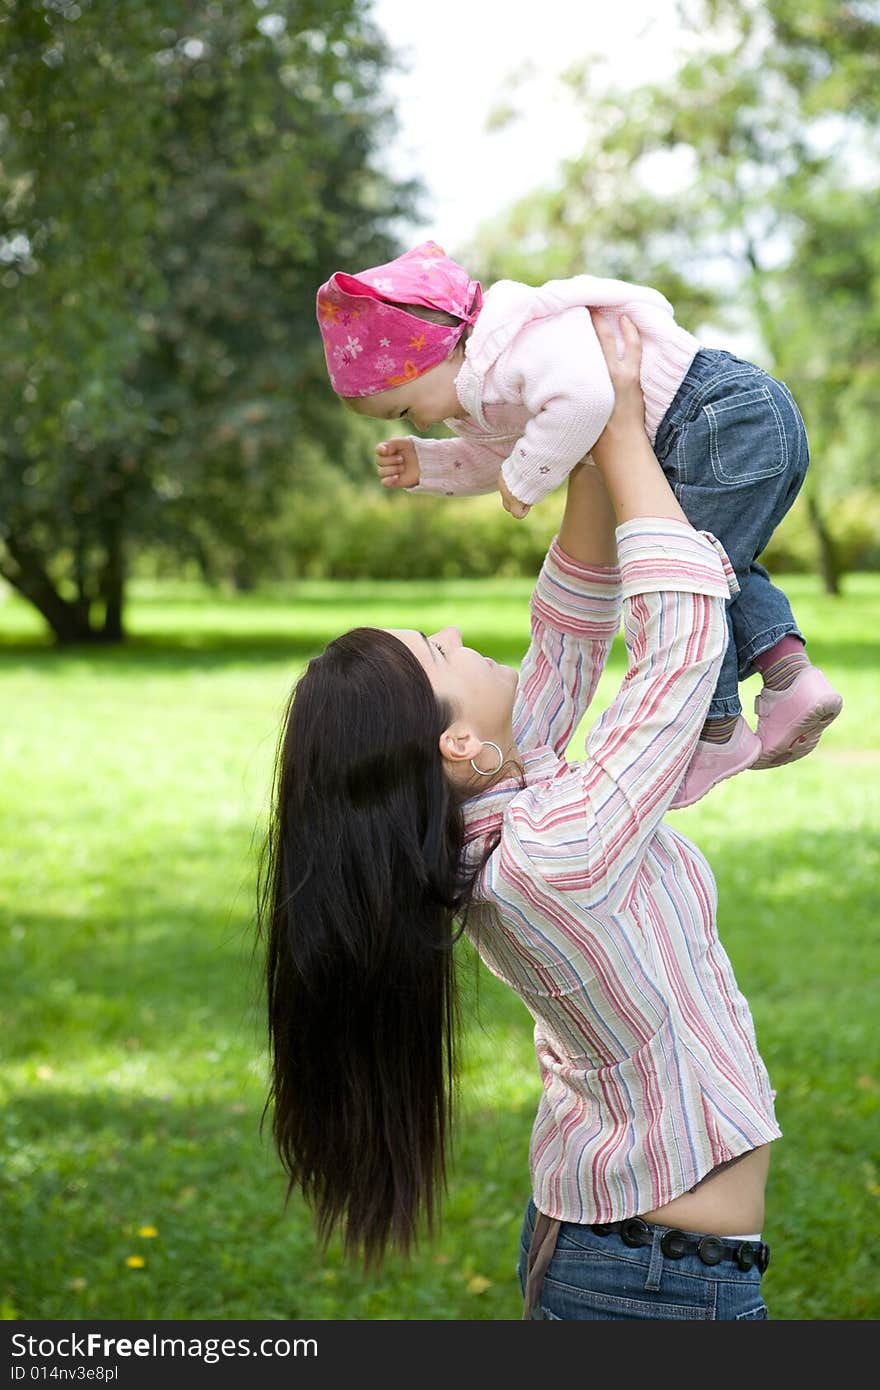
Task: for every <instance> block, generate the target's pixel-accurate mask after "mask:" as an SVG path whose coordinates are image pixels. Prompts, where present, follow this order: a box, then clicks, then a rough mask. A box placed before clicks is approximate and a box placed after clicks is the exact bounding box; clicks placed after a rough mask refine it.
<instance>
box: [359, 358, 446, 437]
mask: <svg viewBox="0 0 880 1390" xmlns="http://www.w3.org/2000/svg"><path fill="white" fill-rule="evenodd" d="M460 367H461V359H460V358H455V359H453V358H452V357H447V359H446V361H445V362H441V363H440V365H439V366H437V367H432V368H431V369H430V371H427V372H425V374H424V376H417V377H414V378H413V380H412V381H407V382H406V383H405V384H404V385H403V386H392V387H391V388H390V389H389V390H388V391H379V392H377V393H376V395H374V396H359V397H358V398H357V399H356V400H351V399H348V400H347V401H346V404H347V405H349V406H350V407H351V409H352V410H354V411H356V412H357V413H358V415H369V416H370V418H371V419H373V420H401V419H402V420H408V421H409V423H410V424H411V425H412V426H413V428H414V429H416V430H418V431H419V433H420V434H422V433H424V431H425V430H428V429H430V428H431V426H432V425H439V424H440V423H441V422H442V421H443V420H454V419H457V418H461V417H462V416H463V415H464V411H463V410H462V408H461V405H460V403H459V399H458V396H457V395H456V391H455V378H456V377H457V376H458V372H459V369H460Z"/></svg>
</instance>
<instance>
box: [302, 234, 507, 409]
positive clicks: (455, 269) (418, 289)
mask: <svg viewBox="0 0 880 1390" xmlns="http://www.w3.org/2000/svg"><path fill="white" fill-rule="evenodd" d="M388 300H395V301H396V302H397V303H399V304H422V305H424V306H425V307H426V308H429V309H443V310H445V311H446V313H448V314H454V315H455V316H456V317H457V318H460V319H461V320H462V322H461V323H460V324H457V325H455V326H451V325H448V324H439V323H428V322H427V321H426V320H425V319H420V318H417V317H416V316H415V314H408V313H407V312H406V310H405V309H394V308H392V307H391V304H389V303H388V302H387V301H388ZM482 302H483V295H482V290H481V288H480V284H479V282H478V281H477V280H471V279H470V278H469V276H468V273H467V271H466V270H465V269H464V268H463V267H462V266H460V265H458V264H457V263H456V262H455V261H451V260H450V259H449V257H448V256H447V255H446V254H445V253H444V251H443V249H442V247H440V246H437V244H436V243H435V242H433V241H423V242H422V243H421V245H420V246H416V247H414V248H413V250H412V251H407V252H406V254H405V255H403V256H398V257H397V259H396V260H393V261H389V262H388V263H387V265H378V266H374V267H372V268H371V269H369V270H361V271H359V272H358V274H357V275H346V274H345V273H344V272H343V271H337V272H336V273H335V274H334V275H331V276H330V279H329V280H328V281H327V282H326V284H324V285H322V286H321V288H320V289H319V290H318V298H317V312H318V323H319V325H320V328H321V337H322V338H323V340H324V356H325V358H326V360H327V370H328V372H329V373H330V383H331V385H332V387H333V390H334V391H335V392H336V394H337V396H374V395H375V394H376V393H377V392H378V391H390V390H391V389H392V387H394V386H403V385H404V384H405V383H406V382H407V381H413V380H414V379H415V378H416V377H419V376H422V375H423V374H424V373H425V372H427V371H430V370H431V368H432V367H436V366H438V365H439V363H440V362H444V361H445V360H446V358H447V357H448V356H449V354H450V353H451V352H452V350H453V348H454V347H455V345H456V343H457V342H458V340H459V338H460V337H461V335H462V333H463V332H464V331H465V329H466V328H467V326H468V324H471V323H474V322H475V320H476V318H477V315H478V314H479V312H480V306H481V304H482Z"/></svg>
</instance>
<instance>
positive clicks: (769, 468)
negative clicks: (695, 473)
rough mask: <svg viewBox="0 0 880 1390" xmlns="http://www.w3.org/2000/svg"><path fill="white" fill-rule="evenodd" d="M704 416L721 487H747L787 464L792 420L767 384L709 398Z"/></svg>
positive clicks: (713, 465) (704, 406) (714, 467)
mask: <svg viewBox="0 0 880 1390" xmlns="http://www.w3.org/2000/svg"><path fill="white" fill-rule="evenodd" d="M702 415H703V418H704V420H705V422H706V428H707V432H708V439H707V445H708V454H709V462H710V464H711V467H712V473H713V475H714V478H715V481H716V482H717V483H720V484H721V486H722V487H747V486H748V485H749V484H750V483H756V482H760V481H762V480H763V479H765V478H775V477H776V476H777V474H779V473H782V472H784V471H785V469H786V468H787V467H788V463H789V439H788V433H789V430H790V428H791V422H790V421H786V420H784V419H783V416H782V411H781V409H780V403H779V402H778V401H777V400H776V399H775V396H774V393H773V392H772V391H771V390H770V388H769V386H767V385H766V384H762V385H760V386H755V387H753V388H752V389H751V390H749V391H739V392H737V393H736V394H735V395H731V396H729V397H728V398H727V399H724V398H722V399H720V400H714V401H706V402H705V403H704V405H703V408H702ZM695 481H696V480H695Z"/></svg>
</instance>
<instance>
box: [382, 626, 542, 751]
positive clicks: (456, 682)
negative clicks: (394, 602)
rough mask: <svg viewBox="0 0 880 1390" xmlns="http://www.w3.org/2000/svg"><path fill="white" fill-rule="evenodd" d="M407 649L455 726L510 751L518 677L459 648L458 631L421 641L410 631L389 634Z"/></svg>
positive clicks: (509, 669) (507, 668) (421, 637)
mask: <svg viewBox="0 0 880 1390" xmlns="http://www.w3.org/2000/svg"><path fill="white" fill-rule="evenodd" d="M387 631H388V632H390V633H391V635H392V636H393V637H397V638H398V640H399V641H401V642H403V644H404V645H405V646H407V647H409V649H410V651H411V652H412V653H413V655H414V657H415V658H416V660H417V661H418V662H419V664H420V665H421V666H422V667H423V668H424V670H425V672H426V673H427V676H428V680H429V681H430V682H431V686H432V688H433V690H434V693H435V694H436V695H437V697H438V698H439V699H441V700H445V701H446V702H447V703H448V704H449V705H451V707H452V709H453V710H454V711H455V721H454V725H453V727H454V726H455V725H460V726H467V727H468V728H469V729H470V730H471V731H472V732H473V733H474V734H475V735H476V737H477V739H479V740H487V739H491V740H492V741H493V742H494V743H497V744H498V745H499V747H500V748H502V749H503V750H504V753H505V755H507V754H508V752H509V751H510V750H511V747H512V743H513V736H512V732H511V720H512V717H513V699H514V695H515V693H516V687H517V684H518V682H519V674H518V672H517V671H516V670H514V668H513V667H512V666H501V665H499V663H498V662H496V661H493V660H492V659H491V657H488V656H481V655H480V653H479V652H476V651H474V649H473V647H466V646H464V644H463V643H462V640H461V633H460V631H459V629H458V628H457V627H444V628H442V629H441V630H440V631H439V632H434V633H431V634H429V635H426V634H425V633H424V632H417V631H415V630H414V629H412V628H388V629H387Z"/></svg>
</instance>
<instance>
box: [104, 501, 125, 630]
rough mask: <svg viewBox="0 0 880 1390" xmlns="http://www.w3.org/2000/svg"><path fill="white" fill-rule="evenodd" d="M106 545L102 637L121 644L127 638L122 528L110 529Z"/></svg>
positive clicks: (106, 537) (114, 526)
mask: <svg viewBox="0 0 880 1390" xmlns="http://www.w3.org/2000/svg"><path fill="white" fill-rule="evenodd" d="M104 543H105V545H106V548H107V559H106V562H105V564H104V570H103V573H102V575H101V598H102V599H103V600H104V626H103V629H102V634H101V635H102V637H103V640H104V641H105V642H121V641H123V639H124V637H125V633H124V631H123V627H122V601H123V594H124V590H125V566H124V564H123V560H122V528H121V526H119V525H118V524H114V525H113V526H111V527H108V529H107V531H106V532H105V539H104Z"/></svg>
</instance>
